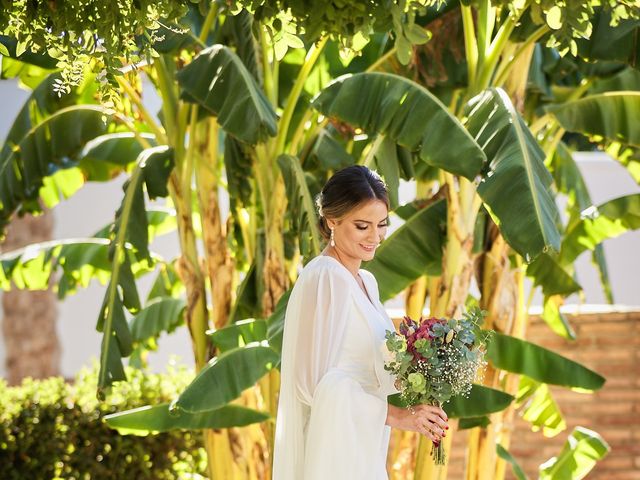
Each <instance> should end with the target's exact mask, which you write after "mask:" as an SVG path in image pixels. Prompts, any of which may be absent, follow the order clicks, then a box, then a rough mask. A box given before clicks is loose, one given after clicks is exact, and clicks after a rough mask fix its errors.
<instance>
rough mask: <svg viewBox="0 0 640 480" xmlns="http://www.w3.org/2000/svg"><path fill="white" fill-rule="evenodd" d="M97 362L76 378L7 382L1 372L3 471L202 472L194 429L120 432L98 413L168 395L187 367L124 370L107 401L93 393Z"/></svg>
mask: <svg viewBox="0 0 640 480" xmlns="http://www.w3.org/2000/svg"><path fill="white" fill-rule="evenodd" d="M96 373H97V372H96V369H95V368H93V369H87V370H84V371H82V372H81V373H80V374H79V375H78V377H77V378H76V379H75V382H74V383H73V384H68V383H66V382H65V381H64V379H62V378H59V377H55V378H49V379H47V380H32V379H26V380H25V381H24V382H23V383H22V385H20V386H17V387H8V386H7V384H6V382H4V381H3V380H2V379H0V478H1V479H3V480H14V479H15V480H25V479H29V480H37V479H43V480H45V479H46V480H52V479H76V480H81V479H110V480H120V479H127V480H140V479H154V480H156V479H173V478H180V479H183V478H203V477H202V476H201V475H204V472H205V469H206V454H205V452H204V449H203V448H202V444H201V443H202V442H201V437H200V434H199V433H198V432H179V431H176V432H168V433H160V434H157V435H148V436H133V435H120V434H118V432H117V431H115V430H112V429H111V428H109V427H108V426H107V425H106V424H105V423H104V422H103V420H102V417H103V416H104V415H106V414H109V413H113V412H116V411H121V410H126V409H128V408H134V407H138V406H142V405H147V404H156V403H161V402H166V401H170V400H171V399H173V398H174V397H175V396H176V394H177V393H178V392H179V391H181V390H182V389H183V388H184V387H185V386H186V385H187V384H188V383H189V381H190V380H191V378H192V375H193V374H192V373H191V372H188V371H187V370H186V369H184V368H173V369H171V370H170V371H169V372H168V373H167V374H162V375H159V374H149V373H144V372H142V371H140V370H134V369H132V368H130V369H128V370H127V375H128V378H129V382H127V383H119V384H116V385H115V386H114V388H113V391H112V393H111V394H109V395H108V397H107V399H106V400H105V401H104V402H99V401H98V400H97V399H96V378H97V375H96Z"/></svg>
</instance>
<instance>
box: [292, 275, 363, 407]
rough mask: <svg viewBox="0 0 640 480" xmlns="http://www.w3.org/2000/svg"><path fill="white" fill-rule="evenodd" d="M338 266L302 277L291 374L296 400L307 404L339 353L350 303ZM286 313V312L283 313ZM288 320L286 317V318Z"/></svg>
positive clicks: (348, 282) (346, 283) (348, 287)
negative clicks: (292, 375)
mask: <svg viewBox="0 0 640 480" xmlns="http://www.w3.org/2000/svg"><path fill="white" fill-rule="evenodd" d="M345 273H346V272H342V271H341V270H340V269H336V268H331V267H327V268H316V269H314V270H313V271H311V272H309V275H307V276H306V277H305V278H304V279H303V283H302V285H300V287H301V289H300V292H299V305H298V307H299V308H298V311H297V312H291V313H292V316H293V315H297V316H298V321H297V323H298V329H297V335H296V339H295V354H294V358H295V360H294V365H295V369H294V372H295V373H294V375H295V384H296V394H297V396H298V399H299V400H300V401H301V402H303V403H305V404H307V405H311V403H312V401H313V395H314V392H315V390H316V387H317V386H318V383H319V382H320V380H321V379H322V377H323V376H324V375H325V374H326V373H327V371H328V370H329V368H330V367H331V366H332V365H335V363H336V362H337V359H338V355H339V353H340V347H341V346H342V341H343V338H344V332H345V328H346V324H347V321H348V318H347V317H348V315H349V311H350V308H349V302H352V301H353V300H352V288H353V285H352V282H351V279H350V278H348V277H347V276H346V274H345ZM287 313H289V312H287ZM287 320H288V319H287Z"/></svg>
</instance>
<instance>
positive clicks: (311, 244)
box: [278, 155, 322, 257]
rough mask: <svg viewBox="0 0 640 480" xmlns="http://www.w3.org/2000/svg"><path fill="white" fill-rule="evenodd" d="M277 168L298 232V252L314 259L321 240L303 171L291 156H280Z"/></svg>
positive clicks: (320, 246) (320, 247)
mask: <svg viewBox="0 0 640 480" xmlns="http://www.w3.org/2000/svg"><path fill="white" fill-rule="evenodd" d="M278 166H279V167H280V171H281V172H282V177H283V178H284V183H285V186H286V190H287V197H288V199H289V203H288V208H289V211H290V212H292V214H291V218H292V220H293V223H294V228H295V229H296V230H297V231H298V238H299V244H300V251H301V253H302V255H303V256H305V257H315V256H316V255H318V254H319V253H320V251H321V250H322V245H321V242H322V240H321V237H320V231H319V230H318V227H317V224H318V217H317V215H316V207H315V203H314V201H313V198H311V193H309V187H308V186H307V180H306V177H305V174H304V170H302V166H301V165H300V161H299V160H298V158H296V157H293V156H291V155H280V156H279V157H278Z"/></svg>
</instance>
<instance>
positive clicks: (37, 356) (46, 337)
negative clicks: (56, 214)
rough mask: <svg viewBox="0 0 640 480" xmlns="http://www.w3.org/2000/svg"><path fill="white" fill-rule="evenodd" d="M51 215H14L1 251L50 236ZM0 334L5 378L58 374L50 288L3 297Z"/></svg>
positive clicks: (16, 379)
mask: <svg viewBox="0 0 640 480" xmlns="http://www.w3.org/2000/svg"><path fill="white" fill-rule="evenodd" d="M52 231H53V215H52V214H51V213H50V212H46V213H45V214H44V215H41V216H38V217H33V216H31V215H27V216H25V217H23V218H17V217H16V218H15V219H14V220H13V221H12V222H11V224H10V225H9V228H8V230H7V238H6V239H5V241H4V243H3V244H2V251H3V252H7V251H11V250H16V249H18V248H21V247H24V246H25V245H28V244H30V243H34V242H43V241H46V240H50V239H51V233H52ZM2 306H3V309H4V317H3V319H2V333H3V337H4V343H5V348H6V359H5V365H6V369H7V380H8V382H9V383H10V384H12V385H14V384H17V383H19V382H20V381H21V380H22V379H23V378H24V377H33V378H45V377H49V376H51V375H58V374H59V373H60V352H61V349H60V343H59V341H58V334H57V332H56V317H57V315H56V313H57V312H56V296H55V294H54V293H53V292H52V291H51V289H49V290H47V291H29V290H12V291H10V292H5V293H4V295H3V297H2Z"/></svg>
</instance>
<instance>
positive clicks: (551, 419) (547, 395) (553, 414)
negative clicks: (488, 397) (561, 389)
mask: <svg viewBox="0 0 640 480" xmlns="http://www.w3.org/2000/svg"><path fill="white" fill-rule="evenodd" d="M517 398H518V404H519V405H523V410H522V418H523V419H524V420H526V421H527V422H529V423H530V424H531V425H532V427H533V430H534V431H537V430H538V429H540V428H542V431H543V433H544V436H545V437H555V436H556V435H557V434H558V433H560V432H561V431H562V430H564V429H565V428H567V423H566V422H565V420H564V417H563V416H562V412H561V411H560V407H559V406H558V403H557V402H556V401H555V399H554V398H553V395H552V394H551V390H549V386H548V385H547V384H546V383H540V382H536V381H535V380H533V379H531V378H529V377H527V376H526V375H522V376H521V377H520V386H519V388H518V397H517Z"/></svg>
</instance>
